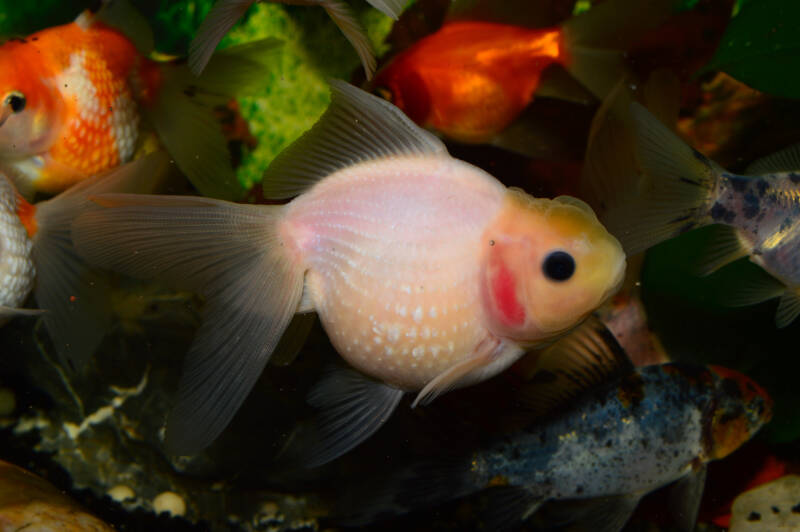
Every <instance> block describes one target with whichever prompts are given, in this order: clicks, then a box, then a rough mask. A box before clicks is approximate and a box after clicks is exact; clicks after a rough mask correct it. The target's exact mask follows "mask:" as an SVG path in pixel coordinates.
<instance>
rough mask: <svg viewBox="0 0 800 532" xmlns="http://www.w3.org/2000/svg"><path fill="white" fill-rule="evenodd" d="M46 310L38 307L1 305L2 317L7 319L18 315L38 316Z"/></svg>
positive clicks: (0, 312) (0, 317)
mask: <svg viewBox="0 0 800 532" xmlns="http://www.w3.org/2000/svg"><path fill="white" fill-rule="evenodd" d="M44 312H47V311H46V310H43V309H36V308H13V307H6V306H3V305H0V319H2V320H6V319H11V318H15V317H17V316H38V315H40V314H42V313H44Z"/></svg>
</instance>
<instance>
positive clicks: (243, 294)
mask: <svg viewBox="0 0 800 532" xmlns="http://www.w3.org/2000/svg"><path fill="white" fill-rule="evenodd" d="M263 189H264V195H265V197H268V198H276V199H280V198H292V197H294V199H293V200H292V201H290V202H289V203H288V204H286V205H239V204H234V203H226V202H222V201H216V200H211V199H204V198H195V197H147V196H132V195H103V196H98V198H97V201H98V203H100V204H101V205H104V206H107V207H108V208H107V209H100V210H97V211H95V212H90V213H87V214H86V215H84V216H81V217H80V218H79V219H78V220H77V221H76V223H75V224H74V225H73V232H72V234H73V238H74V240H75V243H76V245H77V247H78V249H79V250H80V253H81V254H82V255H83V256H85V257H86V258H87V259H88V260H89V261H90V262H91V263H93V264H96V265H99V266H104V267H109V268H112V269H115V270H119V271H121V272H123V273H129V274H132V275H134V276H138V277H144V278H156V279H162V280H165V281H171V282H173V283H175V284H178V285H179V286H182V287H187V288H191V289H194V290H197V291H200V293H201V294H203V295H204V296H205V298H206V303H205V309H204V314H203V325H202V326H201V328H200V330H199V332H198V334H197V337H196V339H195V341H194V343H193V345H192V347H191V350H190V353H189V355H188V357H187V367H186V371H185V373H184V376H183V380H182V382H181V391H180V392H179V398H178V404H177V406H176V407H175V409H174V410H173V412H172V414H171V416H170V418H169V420H168V423H167V439H168V444H169V447H170V448H171V449H172V450H175V451H177V452H181V453H189V452H197V451H199V450H200V449H202V448H204V447H205V446H207V445H208V444H209V443H211V441H213V440H214V439H215V438H216V437H217V435H218V434H219V433H220V431H222V430H223V429H224V427H225V426H226V425H227V424H228V422H229V421H230V419H231V418H232V417H233V415H234V413H235V412H236V410H237V409H238V408H239V406H240V405H241V403H242V402H243V401H244V399H245V397H246V396H247V394H248V393H249V391H250V389H251V388H252V387H253V385H254V384H255V382H256V380H257V379H258V376H259V374H260V373H261V371H262V369H263V368H264V365H265V364H266V362H267V360H268V359H269V357H270V355H271V354H272V351H273V350H274V349H275V346H276V344H277V343H278V340H280V338H281V336H282V335H283V334H284V331H286V329H287V327H289V324H290V322H291V321H292V317H293V316H294V315H295V314H296V313H301V314H302V313H307V312H311V311H315V312H316V313H317V314H318V315H319V317H320V320H321V322H322V325H323V327H324V328H325V330H326V332H327V333H328V336H329V338H330V340H331V342H332V344H333V346H334V347H335V348H336V350H337V351H338V352H339V354H340V355H341V356H342V357H343V358H344V359H345V360H346V361H347V362H348V363H349V364H350V365H351V366H352V367H353V368H355V369H356V370H358V371H357V372H356V371H353V372H351V374H350V375H349V376H348V377H347V378H333V379H329V380H326V381H323V383H322V384H321V385H320V387H319V389H318V391H317V393H316V396H317V398H318V400H319V402H318V404H320V406H322V407H323V408H324V409H327V410H328V411H329V413H330V419H331V423H332V424H331V425H330V426H329V427H328V428H329V429H331V430H330V431H329V432H327V434H328V436H327V437H322V438H320V440H319V445H320V449H319V450H318V451H317V452H316V456H315V457H313V458H310V459H309V460H308V463H322V462H325V461H328V460H331V459H333V458H335V457H336V456H338V455H340V454H342V453H343V452H345V451H347V450H348V449H350V448H352V447H353V446H355V445H356V444H358V443H359V442H361V441H362V440H363V439H365V438H367V437H368V436H369V435H370V434H372V433H373V432H374V431H375V430H377V429H378V428H379V427H380V426H381V424H382V423H383V422H385V421H386V419H388V417H389V416H390V414H391V412H392V411H393V410H394V409H395V408H396V406H397V404H398V403H399V401H400V399H401V397H402V396H403V395H404V394H405V393H406V392H416V393H417V398H416V401H415V404H416V403H420V402H422V403H425V402H427V401H430V400H432V399H433V398H435V397H436V396H437V395H439V394H441V393H444V392H446V391H448V390H450V389H453V388H458V387H462V386H467V385H470V384H472V383H475V382H479V381H482V380H484V379H488V378H489V377H491V376H493V375H496V374H497V373H499V372H500V371H502V370H503V369H505V368H506V367H508V366H509V365H510V364H511V363H512V362H514V361H515V360H517V358H519V357H520V356H521V355H522V354H523V352H524V351H525V350H526V349H527V348H528V347H531V346H534V345H538V344H541V343H543V342H547V341H549V340H550V339H552V338H554V337H556V336H559V335H561V334H563V333H564V332H565V331H567V330H569V329H570V328H572V327H573V326H575V325H576V324H577V323H579V322H580V321H581V320H582V319H583V318H584V317H585V316H587V315H588V313H590V312H591V311H592V310H593V309H595V308H596V307H597V306H599V305H600V304H602V303H603V301H605V300H606V299H607V298H608V297H610V296H611V294H613V293H614V291H615V290H616V289H617V287H618V286H619V284H620V282H621V280H622V277H623V275H624V271H625V255H624V254H623V253H622V250H621V248H620V246H619V243H618V242H617V241H616V239H615V238H614V237H612V236H611V235H610V234H609V233H608V232H607V231H606V230H605V229H604V228H603V226H602V225H601V224H600V223H599V222H598V221H597V218H596V217H595V215H594V213H593V212H592V210H591V209H590V208H589V207H588V206H587V205H586V204H585V203H583V202H582V201H580V200H577V199H574V198H570V197H558V198H555V199H539V198H533V197H531V196H529V195H528V194H526V193H524V192H523V191H521V190H517V189H509V188H507V187H505V186H504V185H503V184H501V183H500V182H499V181H497V180H496V179H495V178H494V177H492V176H491V175H489V174H487V173H486V172H484V171H483V170H480V169H479V168H476V167H474V166H472V165H470V164H467V163H465V162H462V161H460V160H457V159H454V158H453V157H451V156H450V155H449V154H448V153H447V150H446V148H445V147H444V145H443V144H442V143H441V142H440V141H439V140H438V139H437V138H436V137H434V136H432V135H431V134H430V133H427V132H426V131H424V130H422V129H420V128H419V127H418V126H416V125H415V124H414V123H413V122H412V121H410V120H409V119H408V118H407V117H406V116H405V115H404V114H403V113H402V112H401V111H400V110H399V109H397V108H396V107H394V106H393V105H391V104H390V103H389V102H386V101H385V100H383V99H381V98H378V97H376V96H373V95H371V94H369V93H366V92H364V91H362V90H360V89H357V88H355V87H353V86H351V85H348V84H346V83H344V82H340V81H334V82H332V102H331V105H330V107H329V108H328V110H327V111H326V112H325V114H324V115H323V117H322V118H321V119H320V120H319V122H318V123H317V124H316V125H315V126H314V127H313V128H312V129H311V130H310V131H309V132H307V133H306V134H305V135H304V136H302V137H301V138H300V139H298V140H297V141H296V142H295V143H294V144H293V145H292V146H290V147H289V148H288V149H287V150H285V151H284V152H282V153H281V154H280V155H279V156H278V157H277V158H276V159H275V160H274V161H273V162H272V164H271V165H270V167H269V168H268V170H267V172H266V174H265V177H264V182H263ZM290 329H291V328H290Z"/></svg>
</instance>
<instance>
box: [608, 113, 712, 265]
mask: <svg viewBox="0 0 800 532" xmlns="http://www.w3.org/2000/svg"><path fill="white" fill-rule="evenodd" d="M630 112H631V115H632V117H633V124H634V138H635V144H636V155H637V158H638V161H639V164H640V165H641V168H642V170H643V172H644V178H643V179H642V180H641V183H640V189H639V190H637V193H638V195H639V198H640V199H639V200H638V201H637V202H636V205H635V206H634V208H633V209H632V211H631V218H630V219H629V220H628V224H627V227H626V228H625V229H624V234H621V235H617V236H618V238H620V240H621V241H623V240H624V244H623V245H624V246H625V250H626V251H627V252H628V253H629V254H633V253H638V252H639V251H644V250H645V249H647V248H650V247H652V246H654V245H656V244H658V243H660V242H663V241H665V240H668V239H670V238H672V237H675V236H678V235H679V234H681V233H684V232H686V231H688V230H690V229H694V228H696V227H699V226H701V225H705V224H707V223H708V222H707V218H708V213H709V210H710V208H711V205H710V203H711V199H712V192H713V189H714V187H715V184H716V182H717V179H718V176H719V174H720V172H721V171H722V169H721V168H720V167H719V166H718V165H717V164H716V163H714V162H712V161H711V160H709V159H708V158H706V157H705V156H704V155H702V154H701V153H699V152H697V151H696V150H694V149H692V148H691V147H690V146H689V145H687V144H686V143H685V142H683V141H682V140H681V139H680V138H679V137H678V136H677V135H676V134H675V133H673V132H672V131H671V130H670V129H669V128H667V127H666V126H664V125H663V124H662V123H661V122H659V121H658V119H656V117H654V116H653V115H652V114H651V113H650V111H648V110H647V109H645V108H644V107H643V106H642V105H641V104H638V103H634V104H632V105H631V107H630Z"/></svg>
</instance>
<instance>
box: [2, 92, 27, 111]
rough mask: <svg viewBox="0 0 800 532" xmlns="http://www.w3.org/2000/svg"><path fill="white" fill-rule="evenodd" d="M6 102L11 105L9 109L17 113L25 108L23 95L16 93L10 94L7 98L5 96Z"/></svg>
mask: <svg viewBox="0 0 800 532" xmlns="http://www.w3.org/2000/svg"><path fill="white" fill-rule="evenodd" d="M6 102H7V103H8V105H10V106H11V110H12V111H14V112H15V113H19V112H20V111H22V110H23V109H25V97H24V96H20V95H18V94H12V95H11V96H9V97H8V98H6Z"/></svg>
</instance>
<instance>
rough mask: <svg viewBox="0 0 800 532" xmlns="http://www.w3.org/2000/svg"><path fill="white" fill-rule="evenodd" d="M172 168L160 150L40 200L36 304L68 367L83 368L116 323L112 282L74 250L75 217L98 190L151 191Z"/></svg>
mask: <svg viewBox="0 0 800 532" xmlns="http://www.w3.org/2000/svg"><path fill="white" fill-rule="evenodd" d="M168 167H169V159H168V158H167V156H166V154H164V153H163V152H156V153H154V154H151V155H148V156H147V157H143V158H141V159H138V160H136V161H133V162H131V163H128V164H126V165H124V166H121V167H119V168H117V169H115V170H112V171H111V172H109V173H107V174H104V175H101V176H98V177H93V178H90V179H87V180H84V181H82V182H80V183H78V184H77V185H75V186H73V187H71V188H70V189H68V190H67V191H65V192H63V193H62V194H59V195H58V196H56V197H55V198H53V199H50V200H47V201H43V202H39V203H38V204H37V205H36V214H35V218H36V225H37V227H38V230H37V232H36V234H35V235H34V237H33V250H32V255H33V261H34V264H35V265H36V285H35V287H34V295H35V297H36V304H37V306H38V307H40V308H42V309H45V310H47V313H46V314H45V315H44V316H43V318H42V319H43V321H44V325H45V327H46V328H47V331H48V333H49V334H50V336H51V338H52V339H53V344H54V346H55V348H56V351H57V353H58V355H59V358H60V360H61V363H62V364H63V365H64V366H65V367H68V368H71V369H73V370H81V369H83V368H84V367H85V365H86V363H87V362H88V360H89V357H90V356H91V355H92V354H93V353H94V351H95V350H96V349H97V347H98V345H99V344H100V342H101V340H102V339H103V336H104V335H105V333H106V332H107V331H108V330H109V328H110V324H111V314H110V311H109V309H110V302H109V301H108V299H107V298H108V296H109V293H110V292H111V290H110V287H108V286H107V280H106V277H105V275H103V274H102V273H100V272H97V271H94V270H92V269H90V268H89V266H88V265H87V264H85V263H84V261H83V259H82V258H81V257H80V256H79V255H78V254H77V253H76V252H75V249H74V248H73V245H72V238H71V235H70V228H71V225H72V221H73V220H74V219H75V218H76V217H77V216H78V215H80V214H82V213H85V212H87V211H90V210H92V209H93V208H95V207H96V206H95V205H94V204H93V203H92V202H91V201H90V199H89V198H90V196H92V195H93V194H100V193H104V192H152V191H153V190H154V189H155V188H156V186H157V184H158V183H159V181H160V180H161V178H162V177H163V176H164V175H165V174H166V171H167V169H168ZM106 244H108V242H106Z"/></svg>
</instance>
